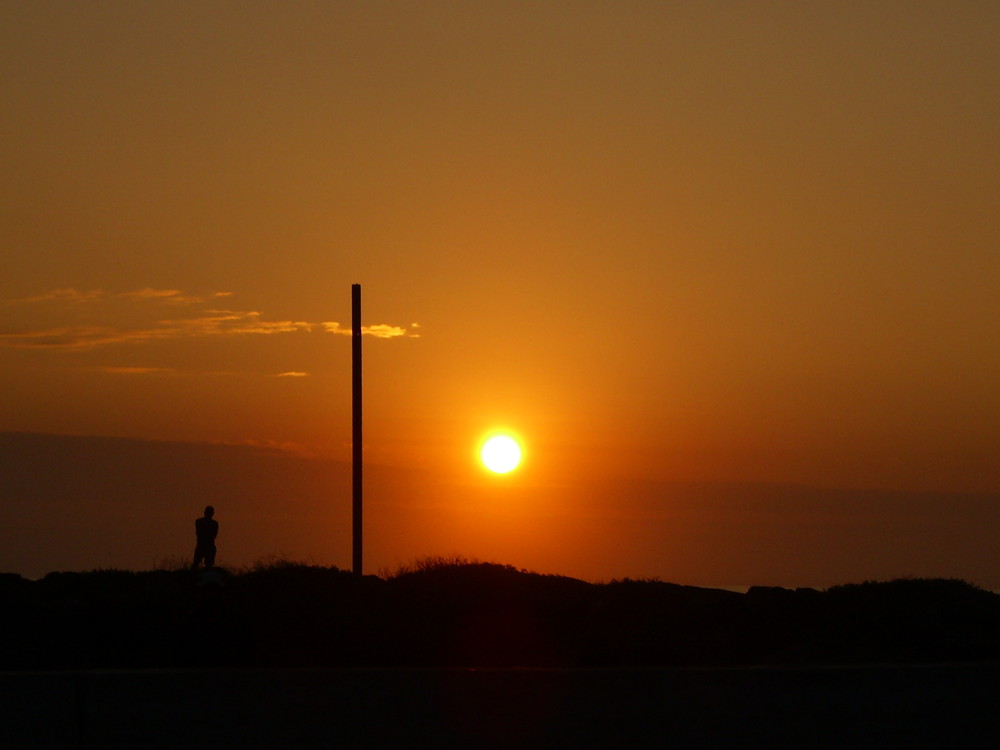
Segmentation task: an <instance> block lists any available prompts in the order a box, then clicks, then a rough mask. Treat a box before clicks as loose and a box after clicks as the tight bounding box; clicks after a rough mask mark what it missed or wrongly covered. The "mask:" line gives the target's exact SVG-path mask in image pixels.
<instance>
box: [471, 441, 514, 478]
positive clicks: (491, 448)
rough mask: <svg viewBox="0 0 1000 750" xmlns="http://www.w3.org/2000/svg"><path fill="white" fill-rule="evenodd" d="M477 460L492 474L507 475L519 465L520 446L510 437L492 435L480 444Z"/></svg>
mask: <svg viewBox="0 0 1000 750" xmlns="http://www.w3.org/2000/svg"><path fill="white" fill-rule="evenodd" d="M479 458H480V460H481V461H482V462H483V466H485V467H486V468H487V469H489V470H490V471H492V472H493V473H494V474H507V473H508V472H511V471H513V470H514V469H516V468H517V466H518V464H520V463H521V446H520V445H519V444H518V442H517V440H515V439H514V438H513V437H511V436H510V435H494V436H492V437H490V438H488V439H487V440H486V441H485V442H484V443H483V444H482V447H481V448H480V449H479Z"/></svg>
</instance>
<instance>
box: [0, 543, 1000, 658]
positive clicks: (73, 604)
mask: <svg viewBox="0 0 1000 750" xmlns="http://www.w3.org/2000/svg"><path fill="white" fill-rule="evenodd" d="M0 610H2V611H3V612H4V617H3V619H2V625H0V635H2V637H0V669H93V668H199V667H591V668H594V667H596V668H600V667H637V666H638V667H644V666H714V665H718V666H739V665H745V666H752V665H790V666H791V665H812V664H871V663H934V662H958V661H990V660H995V659H997V658H1000V596H998V595H996V594H993V593H991V592H988V591H985V590H982V589H979V588H976V587H974V586H972V585H970V584H968V583H965V582H962V581H958V580H946V579H920V580H917V579H903V580H895V581H890V582H867V583H861V584H850V585H844V586H836V587H833V588H830V589H827V590H824V591H818V590H815V589H794V590H792V589H782V588H770V587H769V588H763V587H757V588H751V589H750V590H749V591H748V592H747V593H745V594H743V593H736V592H731V591H725V590H719V589H708V588H698V587H693V586H682V585H677V584H671V583H663V582H659V581H648V580H643V581H639V580H622V581H613V582H611V583H604V584H590V583H586V582H583V581H580V580H576V579H572V578H566V577H562V576H555V575H540V574H536V573H530V572H526V571H520V570H517V569H516V568H513V567H511V566H507V565H498V564H494V563H468V562H455V561H427V562H425V563H423V564H420V565H417V566H415V567H413V568H412V569H408V570H403V571H401V572H399V573H397V574H395V575H393V576H390V577H388V578H380V577H376V576H364V577H357V576H354V575H353V574H351V573H349V572H346V571H341V570H338V569H336V568H324V567H316V566H307V565H298V564H293V563H278V564H272V565H261V566H257V567H255V568H252V569H250V570H247V571H244V572H240V573H227V572H225V571H220V570H213V571H210V572H193V571H187V570H175V571H167V570H158V571H149V572H128V571H94V572H89V573H51V574H49V575H47V576H46V577H45V578H43V579H41V580H38V581H31V580H27V579H24V578H21V577H20V576H17V575H13V574H4V575H2V576H0Z"/></svg>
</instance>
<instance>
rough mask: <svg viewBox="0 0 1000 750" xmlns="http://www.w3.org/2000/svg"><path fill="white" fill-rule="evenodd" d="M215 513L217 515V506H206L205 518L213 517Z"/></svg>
mask: <svg viewBox="0 0 1000 750" xmlns="http://www.w3.org/2000/svg"><path fill="white" fill-rule="evenodd" d="M214 515H215V508H213V507H212V506H211V505H207V506H205V518H211V517H212V516H214Z"/></svg>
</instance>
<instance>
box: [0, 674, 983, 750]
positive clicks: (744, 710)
mask: <svg viewBox="0 0 1000 750" xmlns="http://www.w3.org/2000/svg"><path fill="white" fill-rule="evenodd" d="M997 685H1000V666H998V665H996V664H965V665H948V664H937V665H919V666H917V665H909V666H908V665H892V666H886V665H866V666H859V667H811V668H810V667H782V668H773V667H750V668H748V667H741V668H729V667H726V668H660V669H531V670H518V669H485V670H471V669H316V670H303V669H298V670H289V669H249V670H106V671H68V672H4V673H0V747H3V748H361V747H372V748H375V747H379V748H413V747H435V748H505V749H516V748H560V747H566V748H616V747H620V748H654V747H655V748H719V747H739V748H883V749H884V748H980V747H981V748H993V747H996V746H997V742H998V738H1000V718H998V713H997V711H996V700H997Z"/></svg>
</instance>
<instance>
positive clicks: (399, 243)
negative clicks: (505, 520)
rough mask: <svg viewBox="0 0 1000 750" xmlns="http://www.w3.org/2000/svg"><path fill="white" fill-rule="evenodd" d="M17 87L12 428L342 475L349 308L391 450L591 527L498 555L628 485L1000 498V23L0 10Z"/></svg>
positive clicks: (118, 5) (287, 9)
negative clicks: (288, 461) (509, 464)
mask: <svg viewBox="0 0 1000 750" xmlns="http://www.w3.org/2000/svg"><path fill="white" fill-rule="evenodd" d="M0 91H2V93H3V100H4V102H5V107H4V109H5V112H4V115H3V117H2V118H0V159H2V164H3V175H4V178H3V180H0V247H2V253H0V257H2V269H3V272H2V274H0V431H13V432H36V433H55V434H67V435H80V436H114V437H121V438H134V439H139V440H156V441H181V442H191V443H225V444H234V445H248V446H264V447H272V448H280V449H282V450H287V451H289V452H291V453H293V454H294V455H296V456H306V457H320V458H325V459H331V458H332V459H335V460H349V458H350V441H351V434H350V427H351V423H350V338H349V336H348V335H344V334H346V333H349V328H350V285H351V284H352V283H361V284H362V286H363V293H364V323H365V325H366V326H368V328H367V333H368V334H369V335H367V336H366V338H365V377H366V380H365V409H366V412H365V414H366V439H365V456H366V461H368V462H371V463H372V464H373V465H379V466H385V467H391V468H392V469H393V470H398V471H400V472H418V473H419V474H420V475H421V476H429V477H433V478H434V480H433V484H432V485H428V486H433V487H435V488H436V489H435V490H434V491H433V492H434V493H436V494H438V495H440V497H438V501H440V502H443V503H454V504H459V505H460V504H462V503H463V502H465V503H478V502H485V501H484V500H482V497H483V496H484V495H482V493H487V494H489V493H492V492H495V491H500V492H503V493H508V494H511V493H514V494H516V492H515V491H516V490H517V488H521V489H522V490H523V492H524V493H526V494H525V495H523V496H530V497H532V498H539V499H538V500H537V502H540V503H546V502H551V503H552V504H553V505H554V506H558V507H559V508H560V509H561V510H560V513H562V514H563V515H561V516H560V518H561V519H563V521H560V528H559V529H558V530H555V529H553V530H552V533H551V535H548V536H547V534H546V530H545V526H544V523H541V522H540V525H537V526H534V525H533V528H532V531H531V536H530V539H528V538H527V537H525V536H524V533H522V532H521V531H514V530H510V532H509V536H510V542H509V545H508V546H504V544H503V543H500V542H496V543H495V544H492V546H488V550H486V551H487V552H488V553H489V554H490V555H494V556H497V557H499V558H501V562H511V563H514V564H521V559H524V558H525V557H526V558H528V559H529V560H530V559H531V554H532V553H531V552H530V549H532V548H546V547H547V548H549V549H550V550H551V549H561V550H562V551H563V552H564V553H565V554H564V555H563V556H562V557H559V556H555V557H553V556H549V557H544V558H540V559H541V560H542V562H540V563H539V564H541V565H548V566H549V567H550V568H556V567H559V566H562V567H563V568H567V569H572V568H573V565H574V562H573V561H574V560H577V559H582V557H581V556H584V555H586V554H587V547H588V545H585V544H583V543H574V542H573V541H572V540H568V539H567V538H566V535H567V534H568V533H569V532H568V531H567V530H566V529H568V528H573V529H579V530H581V534H583V535H584V536H586V534H587V533H591V532H593V533H595V534H596V531H595V530H596V529H599V528H600V527H601V525H602V524H604V523H606V522H607V518H610V517H612V516H614V514H615V513H616V512H617V511H616V509H615V508H613V507H611V506H605V505H602V502H605V501H604V500H595V499H594V497H593V494H594V491H593V487H594V486H596V484H599V483H612V484H613V483H615V482H620V483H621V484H622V486H631V485H630V484H629V483H635V482H646V483H648V482H724V483H765V484H768V485H781V486H802V487H810V488H816V489H819V490H858V491H879V492H887V493H891V492H937V493H961V492H975V493H986V494H989V495H996V496H997V498H998V502H1000V461H998V460H997V456H998V453H1000V390H998V388H997V382H998V376H1000V349H998V347H997V345H996V342H997V341H998V333H1000V330H998V329H1000V222H998V221H997V216H998V208H1000V148H998V144H1000V5H997V4H995V3H988V2H957V3H940V2H922V1H915V2H906V3H903V2H879V1H874V2H838V3H821V2H772V3H744V2H627V1H623V2H613V3H611V2H589V1H583V0H581V1H578V2H541V1H536V2H479V3H461V2H436V1H434V0H428V1H426V2H413V3H405V2H365V3H346V2H329V3H315V2H299V1H296V0H292V1H290V2H283V3H264V2H239V3H237V2H199V3H193V2H190V3H189V2H179V3H165V2H164V3H159V2H154V3H141V4H140V3H129V2H101V3H69V2H46V1H44V0H43V1H38V2H10V3H5V4H4V5H3V7H2V9H0ZM499 428H507V429H511V430H514V431H516V432H517V433H518V434H519V435H520V436H521V438H522V440H523V446H524V452H525V460H524V462H523V464H522V465H521V466H520V467H519V468H518V469H517V470H516V471H514V472H512V473H511V474H510V475H505V476H492V475H489V474H488V473H487V472H484V471H483V470H482V467H481V466H479V465H478V462H477V461H476V456H475V452H476V449H477V446H478V445H479V443H480V441H481V440H482V438H483V436H484V435H485V434H486V433H487V432H489V431H491V430H495V429H499ZM503 482H506V483H507V484H505V485H501V486H500V487H497V486H495V485H497V483H503ZM394 486H396V485H394ZM602 486H603V485H602ZM469 488H474V490H475V492H474V493H473V494H475V493H479V494H475V497H476V499H475V500H472V499H469V498H470V497H471V496H470V495H466V494H463V493H466V492H473V490H471V489H469ZM393 491H394V492H396V493H397V496H396V497H394V498H393V501H394V502H398V503H404V502H405V498H406V497H407V496H408V493H410V492H411V489H408V488H407V487H406V486H404V485H398V486H396V489H395V490H393ZM428 491H429V490H426V488H424V489H421V490H420V491H419V492H417V491H416V490H413V492H414V494H421V493H424V492H428ZM136 492H137V493H141V488H138V489H137V490H136ZM583 497H586V498H587V500H586V502H583V501H582V500H581V501H580V503H579V505H580V507H583V506H586V508H585V511H583V510H581V512H580V514H579V515H577V516H574V515H573V510H572V509H573V508H574V507H576V506H575V504H576V503H577V500H578V499H580V498H583ZM601 497H604V496H603V495H602V496H601ZM2 502H4V500H3V498H0V503H2ZM533 502H534V501H533ZM873 502H877V501H873ZM670 503H671V501H670V500H669V499H667V498H661V499H657V498H656V497H654V496H653V495H649V496H647V495H643V499H642V504H643V507H644V508H646V509H647V510H650V512H652V511H655V513H661V511H662V512H663V513H665V514H666V515H665V516H662V517H663V518H666V517H668V516H669V515H670V514H669V510H670V507H671V505H670ZM689 507H690V506H687V505H686V506H685V508H689ZM894 507H895V506H894ZM198 511H200V509H199V508H189V507H187V506H184V507H182V508H180V510H179V511H178V512H179V513H180V515H181V516H182V517H183V518H185V519H187V517H188V516H191V520H193V517H194V515H193V514H196V513H197V512H198ZM604 511H606V514H605V513H604ZM489 512H490V513H494V512H495V509H492V510H490V511H489ZM688 512H689V511H688V510H685V511H684V513H685V514H688ZM901 512H902V511H901ZM948 512H949V510H948V508H947V507H945V506H942V507H941V508H940V513H941V515H940V517H939V520H941V522H942V523H944V524H945V525H947V526H948V527H949V528H951V527H952V526H955V525H956V524H957V525H958V526H961V524H962V523H963V519H961V518H955V517H949V516H948ZM542 515H544V513H543V514H542ZM654 515H655V514H654ZM568 517H571V521H572V522H571V523H570V524H569V526H567V525H566V524H565V523H564V521H565V519H566V518H568ZM656 517H657V518H661V516H659V515H657V516H656ZM684 517H685V518H687V515H685V516H684ZM672 518H673V519H674V520H673V521H670V522H666V521H664V522H663V523H664V527H663V535H662V537H659V539H660V541H659V542H658V541H657V539H658V537H657V536H656V530H655V528H658V527H655V525H654V526H652V527H650V529H649V530H648V532H647V533H646V537H648V538H646V537H644V541H642V542H641V544H640V543H638V542H637V544H636V546H635V547H634V548H631V547H628V546H625V547H621V548H616V550H615V552H614V554H612V553H611V552H608V553H607V557H606V559H608V560H611V559H615V560H617V561H618V562H619V563H620V564H621V567H620V568H617V569H616V571H615V572H623V573H628V574H631V575H637V576H641V575H648V576H652V575H657V576H662V577H664V578H670V577H671V572H672V568H671V567H670V565H669V564H667V563H666V562H665V561H664V559H663V558H661V557H658V556H657V555H658V554H659V553H658V552H657V549H658V544H663V545H666V544H668V540H671V541H669V543H670V544H674V545H676V539H677V535H678V534H682V533H683V529H679V528H678V527H677V526H676V523H675V522H676V517H672ZM219 519H220V522H222V523H223V529H225V528H227V527H226V526H225V520H226V516H225V512H224V511H223V510H222V509H220V513H219ZM850 519H853V520H850ZM850 519H848V518H847V517H846V516H845V520H844V521H843V522H844V524H847V525H850V524H851V523H859V522H861V521H858V516H857V515H856V514H855V515H852V516H851V517H850ZM523 520H524V519H523V518H522V521H523ZM758 520H759V522H760V524H761V526H759V527H754V528H755V529H766V523H767V522H766V520H764V519H758ZM185 523H187V521H185ZM463 523H465V524H466V526H465V527H462V528H463V529H464V531H462V530H461V529H460V530H456V531H455V536H454V538H448V537H447V536H439V537H435V541H434V545H449V548H447V549H440V548H436V547H435V548H428V549H423V548H422V546H421V544H420V543H419V541H417V540H415V539H414V538H413V537H412V536H410V537H407V536H406V535H407V533H408V532H407V530H406V529H405V528H399V527H393V529H394V530H393V531H392V532H391V534H392V536H391V538H390V539H389V541H387V542H386V549H388V548H389V547H391V546H392V544H391V542H394V541H395V542H400V545H401V546H402V547H405V548H406V549H408V550H409V549H413V550H414V551H421V552H426V553H429V554H437V553H440V554H448V553H451V552H461V553H463V554H468V555H470V556H475V555H482V554H484V549H483V547H482V546H480V547H477V545H476V544H475V543H474V542H471V541H469V540H472V539H475V538H476V537H475V534H474V533H472V532H470V531H469V530H468V528H467V526H468V524H474V523H475V514H472V515H470V516H469V518H468V519H467V520H466V521H463ZM483 523H489V524H491V525H494V526H497V524H498V523H499V522H497V521H496V519H491V520H484V521H483ZM671 524H674V525H671ZM969 524H970V525H969V527H968V538H969V539H972V540H974V543H975V544H981V545H985V544H986V543H987V540H986V539H985V538H984V537H982V538H981V537H978V536H977V533H980V534H984V533H985V531H980V532H977V530H976V527H979V528H982V523H981V519H980V521H977V522H976V523H975V524H973V523H972V521H971V520H970V521H969ZM499 526H502V524H499ZM499 526H498V527H499ZM667 527H669V528H667ZM456 528H457V527H456ZM438 531H439V532H440V529H439V530H438ZM185 533H187V532H186V531H185ZM246 533H247V534H250V533H252V524H248V525H247V531H246ZM386 533H387V534H388V533H390V532H389V531H386ZM440 533H441V534H443V533H444V532H440ZM762 533H763V532H762ZM876 537H877V535H875V536H873V537H872V539H871V541H870V543H871V544H872V545H875V546H877V545H878V544H883V543H884V544H886V545H890V543H891V544H898V543H899V540H896V541H893V542H891V541H890V540H889V539H888V538H876ZM404 541H405V544H403V542H404ZM336 545H339V546H337V549H338V551H337V552H336V553H332V554H331V556H330V559H332V560H333V561H335V562H337V563H338V564H344V563H345V562H346V559H347V557H345V555H344V553H343V550H342V549H341V548H342V545H343V542H342V541H338V542H337V543H336ZM287 546H288V547H289V548H291V549H293V550H294V549H295V544H294V540H291V541H288V542H287ZM589 546H590V547H591V548H592V544H591V545H589ZM508 553H509V554H508ZM184 554H187V552H186V551H185V552H184ZM386 554H387V555H388V553H386ZM691 554H696V553H695V552H693V551H692V553H691ZM831 554H833V553H831ZM839 554H843V555H845V556H849V555H851V554H852V552H851V550H850V549H849V547H848V548H845V549H843V550H841V551H840V552H839ZM508 556H509V558H511V559H505V558H507V557H508ZM519 556H520V557H521V559H513V558H515V557H519ZM832 559H833V558H831V560H832ZM871 559H872V562H871V566H870V568H866V569H865V570H866V571H867V570H870V571H871V577H877V576H884V575H896V574H908V573H914V572H920V571H922V568H920V564H919V562H914V565H913V568H912V569H906V568H905V565H906V563H905V561H902V562H901V561H899V560H895V559H894V562H893V563H892V564H891V565H890V564H886V565H884V566H882V567H880V566H879V558H878V556H877V555H874V556H872V558H871ZM374 562H375V563H382V564H385V563H386V561H385V560H381V561H378V560H376V561H374ZM390 562H391V560H390ZM786 562H787V565H788V566H789V567H788V569H789V570H790V571H791V570H793V568H794V565H795V561H794V559H791V558H790V559H788V560H787V561H786ZM99 563H101V561H100V560H96V561H95V563H94V564H95V565H96V564H99ZM685 564H689V565H690V567H689V568H685V570H697V561H696V560H693V559H692V560H686V563H685ZM832 564H833V563H831V565H832ZM940 567H947V565H941V566H940ZM556 572H560V571H556ZM566 572H572V571H571V570H567V571H566ZM959 572H960V573H962V574H963V575H974V573H967V572H966V571H965V569H963V570H961V571H959ZM611 574H612V572H609V574H608V575H611ZM939 574H941V575H952V574H953V572H952V571H950V570H945V569H942V570H940V571H939ZM591 575H593V573H591ZM713 575H714V574H713ZM740 575H741V573H740V571H734V572H733V574H732V576H731V579H726V580H723V577H724V574H723V573H719V574H718V576H716V577H714V578H712V580H711V581H705V582H706V583H715V584H720V585H721V584H723V583H754V582H756V581H744V580H738V579H739V577H740ZM768 575H771V576H772V578H773V580H772V581H769V582H774V583H780V582H781V566H780V565H779V564H778V563H775V565H774V567H773V571H772V572H771V573H769V574H768ZM983 575H984V576H985V575H986V573H984V574H983ZM990 575H992V573H990ZM793 577H794V576H793V575H792V574H791V573H790V574H789V578H793ZM692 582H696V581H692Z"/></svg>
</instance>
